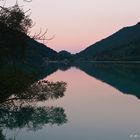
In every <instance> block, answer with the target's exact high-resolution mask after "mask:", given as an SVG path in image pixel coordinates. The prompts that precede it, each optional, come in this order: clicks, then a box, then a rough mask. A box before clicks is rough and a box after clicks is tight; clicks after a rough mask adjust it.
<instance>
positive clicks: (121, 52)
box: [76, 23, 140, 61]
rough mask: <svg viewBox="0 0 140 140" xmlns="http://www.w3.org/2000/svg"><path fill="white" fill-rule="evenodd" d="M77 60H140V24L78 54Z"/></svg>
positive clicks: (123, 29) (122, 30) (126, 28)
mask: <svg viewBox="0 0 140 140" xmlns="http://www.w3.org/2000/svg"><path fill="white" fill-rule="evenodd" d="M76 59H78V60H79V59H81V60H99V61H112V60H116V61H129V60H131V61H132V60H135V61H136V60H140V23H137V24H136V25H134V26H131V27H125V28H122V29H121V30H119V31H118V32H116V33H114V34H113V35H111V36H109V37H107V38H105V39H103V40H101V41H99V42H97V43H95V44H93V45H91V46H89V47H88V48H86V49H85V50H83V51H81V52H79V53H77V54H76Z"/></svg>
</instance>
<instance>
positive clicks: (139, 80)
mask: <svg viewBox="0 0 140 140" xmlns="http://www.w3.org/2000/svg"><path fill="white" fill-rule="evenodd" d="M76 67H78V68H79V69H80V70H82V71H84V72H85V73H87V74H88V75H90V76H92V77H94V78H96V79H99V80H101V81H103V82H105V83H107V84H109V85H111V86H112V87H114V88H116V89H118V90H119V91H121V92H122V93H124V94H132V95H134V96H136V97H137V98H139V99H140V65H139V64H112V63H86V64H85V63H81V64H76Z"/></svg>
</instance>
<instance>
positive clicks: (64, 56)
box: [58, 50, 73, 60]
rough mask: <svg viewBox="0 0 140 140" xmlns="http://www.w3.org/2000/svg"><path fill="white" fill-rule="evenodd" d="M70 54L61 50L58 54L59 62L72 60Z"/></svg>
mask: <svg viewBox="0 0 140 140" xmlns="http://www.w3.org/2000/svg"><path fill="white" fill-rule="evenodd" d="M72 56H73V55H72V54H71V53H70V52H68V51H65V50H62V51H60V52H59V53H58V57H59V60H66V59H67V60H70V59H71V58H72Z"/></svg>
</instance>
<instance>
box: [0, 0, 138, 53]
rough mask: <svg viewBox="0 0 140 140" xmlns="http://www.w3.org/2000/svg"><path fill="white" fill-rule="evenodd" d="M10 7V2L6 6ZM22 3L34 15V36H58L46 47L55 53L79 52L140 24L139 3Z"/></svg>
mask: <svg viewBox="0 0 140 140" xmlns="http://www.w3.org/2000/svg"><path fill="white" fill-rule="evenodd" d="M14 2H15V1H14V0H13V4H14ZM1 3H2V2H1ZM11 3H12V2H11V0H7V5H10V4H11ZM19 3H20V5H24V7H23V8H24V9H29V8H30V9H31V11H32V14H31V18H32V19H33V21H34V22H35V26H34V27H33V29H32V34H34V33H35V32H39V30H40V28H41V29H42V30H45V29H46V28H48V34H47V36H48V38H49V37H51V36H53V35H55V38H54V39H53V40H51V41H48V42H46V45H47V46H48V47H50V48H53V49H55V50H56V51H60V50H67V51H70V52H72V53H76V52H79V51H80V50H83V49H84V48H86V47H88V46H89V45H91V44H93V43H95V42H96V41H99V40H101V39H103V38H105V37H107V36H109V35H111V34H112V33H114V32H116V31H117V30H119V29H120V28H122V27H125V26H131V25H134V24H136V23H137V22H139V21H140V0H41V1H40V0H33V1H32V2H31V3H25V2H24V3H22V2H20V0H19Z"/></svg>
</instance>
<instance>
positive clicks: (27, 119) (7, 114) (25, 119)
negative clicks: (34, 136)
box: [0, 72, 67, 140]
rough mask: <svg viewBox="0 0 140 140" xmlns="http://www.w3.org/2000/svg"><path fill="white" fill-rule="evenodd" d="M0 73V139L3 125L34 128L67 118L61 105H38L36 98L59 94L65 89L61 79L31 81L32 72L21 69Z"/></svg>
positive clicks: (57, 96)
mask: <svg viewBox="0 0 140 140" xmlns="http://www.w3.org/2000/svg"><path fill="white" fill-rule="evenodd" d="M0 77H1V80H0V85H1V86H0V92H1V93H0V139H1V140H6V136H4V134H3V130H4V129H10V130H12V129H16V128H18V129H21V128H27V129H29V130H33V131H35V130H38V129H41V128H43V126H45V125H46V124H49V125H57V126H59V125H62V124H64V123H66V122H67V116H66V114H65V110H64V109H63V108H61V107H54V106H49V107H48V106H39V105H38V102H44V101H47V100H51V99H59V98H62V97H63V96H64V92H65V91H66V83H65V82H63V81H60V82H49V81H46V80H40V81H38V82H35V77H34V76H33V75H31V74H27V73H23V72H14V73H12V74H11V73H10V74H8V73H7V74H2V75H0ZM11 139H12V138H11Z"/></svg>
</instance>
